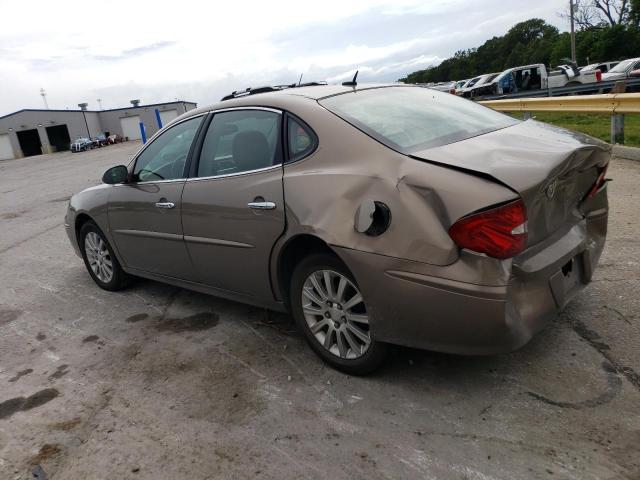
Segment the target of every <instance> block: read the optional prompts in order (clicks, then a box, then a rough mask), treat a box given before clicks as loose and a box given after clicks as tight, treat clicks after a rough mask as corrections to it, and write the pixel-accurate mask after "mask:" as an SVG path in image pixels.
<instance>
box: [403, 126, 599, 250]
mask: <svg viewBox="0 0 640 480" xmlns="http://www.w3.org/2000/svg"><path fill="white" fill-rule="evenodd" d="M610 156H611V146H610V145H609V144H607V143H605V142H602V141H600V140H598V139H596V138H593V137H589V136H587V135H583V134H580V133H576V132H570V131H567V130H564V129H562V128H558V127H554V126H551V125H547V124H545V123H541V122H536V121H535V120H527V121H525V122H521V123H519V124H516V125H514V126H511V127H507V128H504V129H502V130H498V131H495V132H491V133H488V134H485V135H480V136H477V137H474V138H470V139H467V140H463V141H461V142H457V143H452V144H449V145H443V146H441V147H435V148H430V149H425V150H422V151H419V152H415V153H414V154H413V155H412V157H414V158H418V159H421V160H426V161H429V162H431V163H437V164H441V165H446V166H449V167H452V168H455V169H458V170H462V171H466V172H469V173H472V174H476V175H482V176H484V177H490V178H492V179H494V180H495V181H498V182H499V183H501V184H503V185H506V186H507V187H509V188H510V189H512V190H513V191H515V192H517V193H518V194H519V195H520V196H521V197H522V199H523V200H524V202H525V204H526V206H527V212H528V217H529V223H530V227H533V226H534V225H537V228H535V229H534V228H531V230H530V235H529V236H530V240H531V241H532V242H535V241H537V240H539V239H541V238H543V237H545V236H547V235H548V234H550V233H552V232H553V231H555V230H557V229H558V228H560V227H561V226H562V225H563V224H565V223H566V222H567V221H568V220H569V218H570V217H572V216H575V215H577V207H579V205H580V203H581V201H582V199H583V198H584V196H585V195H586V194H587V192H588V191H589V189H590V188H591V187H592V186H593V184H594V183H595V181H596V179H597V178H598V175H599V171H598V169H601V168H603V167H604V166H605V165H606V164H607V163H608V162H609V159H610Z"/></svg>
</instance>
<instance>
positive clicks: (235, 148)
mask: <svg viewBox="0 0 640 480" xmlns="http://www.w3.org/2000/svg"><path fill="white" fill-rule="evenodd" d="M280 121H281V115H280V114H279V113H276V112H271V111H265V110H233V111H227V112H220V113H216V114H215V115H214V117H213V120H211V124H210V125H209V129H208V130H207V134H206V136H205V138H204V143H203V144H202V152H201V154H200V162H199V163H198V177H211V176H217V175H230V174H234V173H241V172H247V171H251V170H258V169H261V168H266V167H270V166H272V165H277V164H279V163H280V158H279V152H278V143H279V139H280Z"/></svg>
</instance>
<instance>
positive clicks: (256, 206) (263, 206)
mask: <svg viewBox="0 0 640 480" xmlns="http://www.w3.org/2000/svg"><path fill="white" fill-rule="evenodd" d="M247 207H249V208H252V209H253V210H273V209H275V208H276V204H275V203H273V202H249V203H248V204H247Z"/></svg>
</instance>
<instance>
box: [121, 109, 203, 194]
mask: <svg viewBox="0 0 640 480" xmlns="http://www.w3.org/2000/svg"><path fill="white" fill-rule="evenodd" d="M200 122H202V117H196V118H192V119H190V120H187V121H184V122H182V123H179V124H177V125H176V126H174V127H171V128H170V129H169V130H167V131H166V132H163V133H162V134H161V135H160V136H159V137H158V138H156V139H154V140H153V142H151V143H150V144H149V146H148V147H147V148H145V149H144V150H143V151H142V153H141V154H140V155H139V156H138V159H137V160H136V165H135V167H134V169H133V175H134V178H135V179H136V180H137V181H140V182H153V181H157V180H175V179H177V178H184V165H185V162H186V161H187V156H188V155H189V149H190V148H191V144H192V143H193V139H194V138H195V136H196V133H197V132H198V127H199V126H200Z"/></svg>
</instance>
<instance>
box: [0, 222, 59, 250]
mask: <svg viewBox="0 0 640 480" xmlns="http://www.w3.org/2000/svg"><path fill="white" fill-rule="evenodd" d="M60 226H61V225H60V223H56V224H55V225H54V226H52V227H49V228H47V229H45V230H42V231H40V232H38V233H34V234H33V235H31V236H30V237H27V238H24V239H22V240H20V241H18V242H16V243H14V244H13V245H9V246H7V247H4V248H2V249H0V255H2V254H3V253H6V252H8V251H9V250H11V249H12V248H15V247H19V246H20V245H22V244H23V243H26V242H28V241H29V240H33V239H34V238H36V237H39V236H40V235H44V234H45V233H49V232H50V231H51V230H54V229H56V228H59V227H60Z"/></svg>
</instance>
